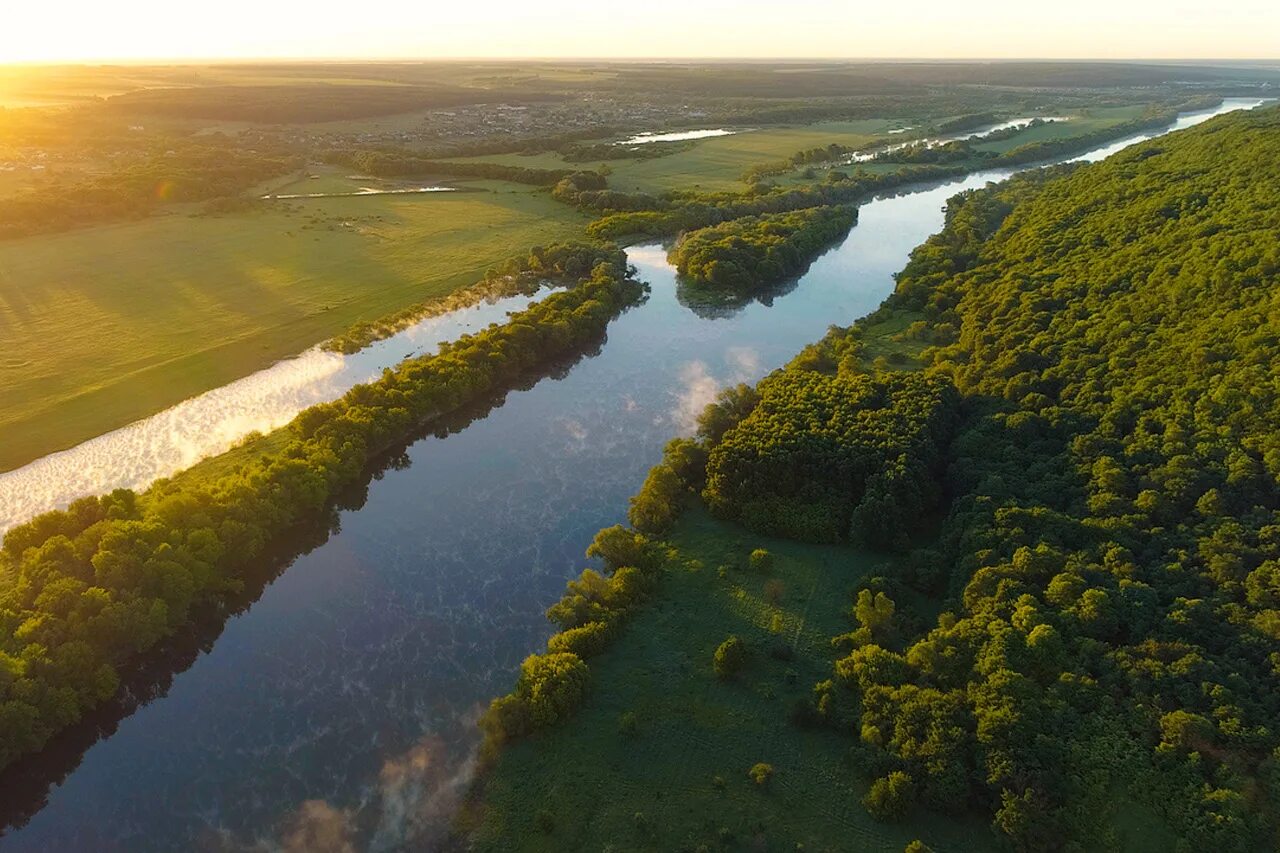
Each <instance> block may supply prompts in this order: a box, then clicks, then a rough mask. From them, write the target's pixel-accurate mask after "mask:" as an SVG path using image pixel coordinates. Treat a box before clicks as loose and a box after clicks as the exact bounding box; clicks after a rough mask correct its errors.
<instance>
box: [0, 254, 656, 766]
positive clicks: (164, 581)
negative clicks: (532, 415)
mask: <svg viewBox="0 0 1280 853" xmlns="http://www.w3.org/2000/svg"><path fill="white" fill-rule="evenodd" d="M587 264H593V266H591V267H590V268H589V269H588V268H584V267H586V265H587ZM520 266H522V267H525V268H530V269H533V268H538V269H551V268H556V269H560V270H567V269H570V268H576V269H579V270H580V276H581V281H580V282H579V283H578V284H577V285H576V286H575V287H573V288H571V289H569V290H566V291H563V292H559V293H554V294H552V295H550V296H548V297H547V298H546V299H544V300H542V301H541V302H538V303H537V304H535V305H533V306H531V307H529V308H528V309H526V310H525V311H523V312H520V313H519V314H515V315H513V316H512V317H511V319H510V320H509V321H508V322H507V323H505V324H503V325H493V326H490V327H489V328H488V329H486V330H484V331H482V332H479V333H476V334H474V335H466V336H463V337H462V338H460V339H459V340H457V341H455V342H452V343H447V344H443V345H441V347H440V350H439V352H438V353H437V354H435V355H430V356H423V357H421V358H416V359H409V360H406V361H404V362H401V363H400V364H399V365H398V366H397V367H396V368H395V369H394V370H388V371H386V372H385V373H384V374H383V376H382V378H380V379H378V380H377V381H375V382H372V383H370V384H367V385H359V386H356V387H355V388H353V389H352V390H351V391H349V392H348V393H347V394H346V395H345V396H343V397H342V398H341V399H339V400H337V401H335V402H332V403H325V404H321V405H317V406H314V407H312V408H310V409H306V410H305V411H303V412H302V413H300V414H299V415H298V416H297V417H296V418H295V419H294V420H293V421H292V422H291V423H290V424H289V425H288V426H287V427H285V428H283V429H282V430H279V431H277V432H276V433H272V434H271V435H269V436H266V437H262V438H258V439H256V440H253V441H252V442H251V443H250V444H249V445H248V446H247V447H245V448H242V450H241V451H238V452H237V454H236V455H235V456H234V457H232V458H231V461H230V462H228V463H227V464H221V465H216V466H213V467H212V468H211V469H210V473H208V474H207V475H203V476H202V475H200V474H195V475H193V474H190V473H188V474H184V475H183V476H181V477H178V478H175V479H174V480H161V481H159V482H157V483H156V484H155V485H154V486H152V487H151V488H150V489H149V490H148V491H147V492H145V493H143V494H135V493H133V492H131V491H128V490H125V489H120V490H117V491H115V492H112V493H111V494H109V495H105V496H102V497H92V498H85V499H82V500H79V501H76V502H75V503H73V504H72V505H71V506H70V507H69V508H68V509H67V510H65V511H56V512H50V513H46V514H44V515H41V516H38V517H37V518H35V519H32V520H31V521H29V522H27V523H26V524H23V525H20V526H18V527H15V528H13V529H11V530H10V531H9V532H8V533H7V534H6V535H5V537H4V542H3V547H2V548H0V577H2V578H3V579H4V584H3V593H2V594H0V625H2V626H3V631H2V632H0V767H3V766H5V765H7V764H9V763H10V762H12V761H13V760H14V759H15V758H17V757H18V756H20V755H23V754H25V753H29V752H33V751H35V750H38V749H40V748H41V747H42V746H43V745H44V744H45V743H46V742H47V741H48V739H49V738H50V737H51V736H52V735H54V734H55V733H57V732H58V731H59V730H60V729H63V728H65V727H66V726H69V725H71V724H72V723H74V722H75V721H76V720H78V719H80V717H81V716H82V715H83V714H84V713H85V712H86V711H88V710H89V709H91V708H93V707H94V706H95V705H97V704H99V703H101V702H103V701H104V700H106V699H108V698H109V697H111V696H112V695H113V694H114V692H115V691H116V688H117V686H118V683H119V678H118V671H117V670H118V668H119V667H120V666H121V665H122V664H125V663H127V662H129V661H131V660H133V659H134V658H136V657H137V656H139V655H141V654H142V653H144V652H146V651H147V650H149V649H151V648H152V647H154V646H156V645H157V644H158V643H159V642H160V641H161V640H162V639H163V638H164V637H166V636H167V635H169V634H171V633H172V632H174V631H175V630H177V629H178V628H180V627H182V626H183V625H184V624H185V623H186V622H187V621H188V620H189V618H190V616H191V613H192V611H193V608H196V607H198V606H201V605H206V604H216V602H217V601H218V600H219V599H220V598H221V597H222V596H224V595H227V594H229V593H232V592H234V591H235V590H236V589H237V588H238V586H239V584H240V581H239V580H238V577H239V575H240V574H241V573H242V572H244V571H246V570H247V569H248V567H249V566H250V564H251V563H252V561H254V560H255V559H257V558H260V557H261V556H262V555H263V554H264V551H265V550H266V548H267V547H268V546H269V545H270V544H271V543H272V542H273V541H275V540H276V539H277V538H278V537H280V536H282V535H283V534H285V533H287V532H288V531H289V530H290V529H291V528H293V527H294V526H295V525H297V524H299V523H301V522H303V521H305V520H307V519H309V518H312V517H314V516H315V515H316V514H318V513H320V512H322V511H323V510H324V508H325V507H326V505H327V503H328V502H329V501H330V500H331V499H332V498H333V497H334V496H335V495H337V494H338V493H339V492H340V491H341V490H342V489H343V488H344V487H345V486H347V485H349V484H351V483H353V482H355V481H356V480H357V479H358V478H359V476H360V475H361V472H362V471H363V470H364V467H365V465H366V464H367V463H368V462H369V460H370V459H371V458H373V457H374V456H375V455H376V454H378V453H379V452H381V451H383V450H385V449H386V448H388V447H389V446H391V445H392V444H394V443H395V442H396V441H398V440H400V439H402V438H403V437H404V436H406V435H408V434H410V433H411V432H412V431H413V430H415V429H417V428H418V427H420V426H421V425H422V424H423V423H425V422H428V421H431V420H432V419H434V418H438V417H440V416H442V415H444V414H447V413H449V412H452V411H454V410H456V409H458V408H459V407H460V406H462V405H464V404H466V403H468V402H470V401H473V400H476V399H478V398H480V397H482V396H483V395H486V394H490V393H493V392H495V391H499V390H501V389H502V388H503V387H504V386H506V385H509V384H510V383H512V382H513V381H515V380H517V379H519V378H520V377H521V375H523V374H524V373H526V372H527V371H529V370H532V369H534V368H536V367H537V366H538V365H540V364H541V363H544V362H546V361H547V360H550V359H554V358H558V357H561V356H564V355H566V354H569V353H570V352H572V351H574V350H576V349H579V348H581V347H583V346H585V345H588V344H589V343H591V342H593V341H598V340H599V339H600V338H601V336H602V335H603V334H604V330H605V327H606V326H607V325H608V323H609V321H610V319H611V318H612V317H614V316H615V315H616V314H617V313H618V312H619V311H621V310H622V309H623V308H625V307H626V306H627V305H630V304H632V303H634V302H635V301H636V300H637V299H639V298H640V297H641V296H642V294H643V286H642V285H640V284H638V283H636V282H634V281H631V280H629V279H628V278H627V275H626V265H625V256H624V255H623V253H622V252H621V251H619V250H617V249H613V248H607V249H602V248H601V247H599V246H597V245H593V244H581V245H573V246H552V247H547V248H545V249H535V250H534V252H533V253H532V255H531V257H530V259H529V260H528V261H527V262H525V263H524V264H521V265H520ZM197 470H198V469H197Z"/></svg>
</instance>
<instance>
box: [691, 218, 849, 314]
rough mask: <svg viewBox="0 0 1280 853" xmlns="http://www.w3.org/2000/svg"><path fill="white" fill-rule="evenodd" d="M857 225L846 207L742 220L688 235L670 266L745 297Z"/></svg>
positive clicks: (790, 273)
mask: <svg viewBox="0 0 1280 853" xmlns="http://www.w3.org/2000/svg"><path fill="white" fill-rule="evenodd" d="M857 221H858V209H857V208H856V207H852V206H849V205H843V206H840V207H811V208H806V209H804V210H797V211H792V212H790V213H771V214H765V215H763V216H746V217H743V218H741V219H734V220H732V221H729V222H724V223H721V224H720V225H713V226H711V227H709V228H701V229H699V230H697V231H691V232H689V233H688V234H686V235H684V236H683V237H682V238H681V239H680V241H679V242H677V243H676V245H675V247H674V248H672V250H671V253H670V260H671V262H672V263H674V264H675V267H676V270H677V271H678V272H679V273H680V274H681V275H682V276H685V277H686V278H688V279H689V280H690V281H692V282H694V283H697V284H702V285H709V286H712V287H717V288H727V289H729V290H731V291H735V292H738V293H747V292H751V291H754V290H758V289H760V288H762V287H765V286H767V285H770V284H775V283H777V282H779V281H782V280H783V279H784V278H787V277H788V276H793V275H797V274H798V273H800V272H801V271H803V270H804V269H805V268H806V267H807V266H808V265H809V263H810V262H811V261H812V260H813V258H814V256H816V255H817V254H818V252H820V251H822V250H823V249H825V248H828V247H829V246H830V245H831V244H832V243H833V242H834V241H836V240H838V239H839V238H841V237H843V236H844V235H845V234H847V233H848V231H849V229H850V228H852V227H853V225H854V223H855V222H857Z"/></svg>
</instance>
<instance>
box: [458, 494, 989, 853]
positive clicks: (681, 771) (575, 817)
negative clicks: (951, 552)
mask: <svg viewBox="0 0 1280 853" xmlns="http://www.w3.org/2000/svg"><path fill="white" fill-rule="evenodd" d="M670 541H671V543H672V544H673V545H674V546H675V547H677V548H678V549H679V552H680V557H681V560H682V561H683V562H684V564H685V567H683V568H673V569H670V570H668V571H667V572H666V573H665V574H664V576H663V580H662V582H661V585H660V587H659V591H658V593H657V595H656V598H655V600H653V601H651V602H649V603H647V604H645V605H643V606H642V607H641V610H640V611H639V613H638V614H637V615H636V616H635V617H633V619H632V620H631V621H629V622H628V623H627V624H626V626H625V627H624V628H623V631H622V635H621V637H620V638H619V639H617V640H616V641H615V642H614V643H613V644H612V645H611V646H610V647H609V648H608V649H606V651H605V652H604V653H603V654H602V655H600V656H598V657H595V658H592V659H591V660H590V662H589V663H590V666H591V674H592V685H591V692H590V694H589V696H588V699H587V702H586V704H585V705H584V706H583V707H582V708H581V709H579V710H578V711H577V712H576V714H575V715H574V716H573V717H572V718H570V719H569V720H568V721H567V722H566V723H564V724H562V725H560V726H558V727H556V728H553V729H551V730H548V731H545V732H543V733H541V734H537V735H534V736H533V737H531V738H530V739H528V740H525V741H521V742H517V743H514V744H511V745H509V746H507V747H506V748H504V750H503V752H502V754H501V757H500V758H499V760H498V764H497V766H496V768H495V770H494V771H493V772H492V774H491V775H490V776H489V777H488V785H487V789H486V794H485V801H486V802H487V803H488V805H489V808H488V810H487V812H485V813H484V814H482V815H480V816H479V820H480V821H481V823H480V830H479V833H478V838H479V840H480V841H481V844H480V849H484V850H490V849H499V848H501V849H504V850H510V849H522V850H548V851H551V850H601V849H609V845H612V847H613V849H618V850H624V849H625V850H681V849H689V850H692V849H695V848H697V847H698V845H700V844H704V843H705V844H707V845H709V847H708V849H712V850H721V849H739V848H742V849H760V850H765V849H768V850H799V849H804V850H808V851H823V850H851V849H857V850H884V851H894V853H898V851H901V850H902V848H903V846H904V845H906V844H907V842H909V841H911V840H912V839H913V838H921V839H922V840H924V841H925V842H926V843H928V844H929V845H930V846H932V847H933V848H934V849H936V850H988V849H994V847H995V843H994V842H995V840H994V838H993V836H992V835H991V833H990V831H989V829H988V828H987V825H986V822H985V821H982V820H973V821H957V820H947V819H944V818H940V817H937V816H935V815H929V814H915V815H912V816H911V818H910V819H909V820H908V821H907V822H905V823H903V824H896V825H894V824H880V823H876V822H874V821H873V820H872V819H871V818H870V817H869V816H868V815H867V813H866V811H865V810H864V809H863V807H862V805H861V804H860V802H859V801H860V799H861V797H862V795H863V793H864V792H865V787H866V786H865V784H864V783H863V782H862V780H861V778H860V776H859V775H858V774H857V772H856V771H855V769H854V768H852V767H850V766H849V765H848V763H847V761H846V759H845V755H846V754H847V753H848V749H849V747H850V746H851V745H852V740H850V739H846V738H843V737H841V736H840V735H838V734H836V733H834V732H831V731H803V730H801V729H798V728H796V727H795V726H792V725H790V724H789V723H788V722H787V712H788V709H789V708H790V706H791V703H792V702H793V701H794V700H795V699H796V698H797V697H800V696H803V695H806V694H807V693H808V691H809V690H810V689H811V688H812V686H813V685H814V683H816V682H818V681H821V680H823V679H826V678H829V677H831V672H832V669H831V668H832V663H833V661H834V651H833V650H832V648H831V646H830V638H831V637H832V636H833V635H835V634H839V633H843V632H845V631H848V630H851V629H852V627H853V623H852V620H851V619H850V618H849V616H848V611H849V608H850V605H851V602H852V593H853V591H854V589H855V588H856V586H857V584H858V581H859V580H860V579H861V578H862V577H864V576H865V575H868V574H874V573H877V572H878V571H880V570H881V569H882V567H884V565H885V564H886V563H887V561H888V558H885V557H881V556H878V555H875V554H871V553H867V552H865V551H859V550H856V549H853V548H849V547H844V546H822V545H805V544H801V543H797V542H791V541H787V540H781V539H768V538H765V537H761V536H758V535H756V534H753V533H749V532H747V531H745V530H744V529H742V528H738V527H736V526H730V525H726V524H723V523H720V522H717V521H715V520H713V519H711V518H710V517H708V516H707V515H706V514H705V512H703V511H702V510H701V509H700V508H694V509H691V510H690V511H689V512H688V513H686V515H685V517H684V518H683V519H682V520H681V521H680V522H679V524H678V526H677V528H676V530H675V534H674V535H673V536H672V537H671V540H670ZM757 547H764V548H767V549H769V550H770V551H771V552H772V553H773V555H774V558H775V565H774V568H773V569H772V571H771V572H770V574H768V575H761V574H757V573H752V572H751V571H750V570H748V569H746V568H745V562H746V557H747V554H748V553H749V552H750V551H751V550H752V549H753V548H757ZM695 560H696V561H700V562H701V564H702V565H701V567H700V568H693V567H690V563H691V561H695ZM722 564H729V565H731V566H733V568H731V569H729V570H728V572H727V577H725V578H721V577H720V576H719V572H718V567H719V566H720V565H722ZM774 581H776V582H778V583H780V584H781V588H782V597H781V600H780V601H779V603H778V604H777V605H776V606H775V605H773V604H771V603H770V602H769V601H768V600H767V598H766V594H765V587H766V584H770V583H771V582H774ZM775 616H776V617H778V619H777V620H775ZM779 620H780V622H779ZM771 628H772V629H778V631H777V633H774V631H773V630H771ZM730 634H736V635H737V636H739V637H741V638H742V640H743V641H744V642H745V643H746V644H747V645H748V647H749V649H750V652H749V660H748V663H747V665H746V667H745V668H744V670H743V672H742V673H741V674H740V675H739V677H738V678H737V679H736V680H735V681H731V682H727V683H726V682H721V681H718V680H717V679H716V677H715V675H714V674H713V672H712V667H711V660H712V655H713V653H714V651H715V649H716V646H717V645H719V644H720V643H721V642H722V641H723V640H724V639H725V638H726V637H727V636H728V635H730ZM780 641H785V642H787V643H790V644H792V645H793V646H794V647H795V650H796V656H795V658H794V660H791V661H780V660H776V659H774V658H773V657H772V656H771V655H770V654H768V652H767V650H768V649H769V648H770V647H771V646H772V645H774V644H776V643H778V642H780ZM628 713H629V714H634V715H635V718H636V721H637V728H636V733H635V734H634V735H631V736H628V735H623V734H621V733H620V732H619V720H620V718H621V716H622V715H623V714H628ZM761 761H763V762H767V763H769V764H772V765H773V766H774V768H775V770H776V775H775V776H774V777H773V779H772V780H771V781H770V782H769V784H768V785H767V786H765V787H759V786H757V785H756V784H754V783H753V782H752V781H751V780H750V779H749V778H748V777H747V770H748V769H749V768H750V767H751V766H752V765H754V764H755V763H756V762H761ZM542 812H546V813H549V814H550V815H552V816H554V818H553V821H552V824H553V825H552V828H551V831H550V832H547V831H545V829H543V828H540V827H539V824H538V815H539V813H542ZM516 839H519V843H518V845H517V847H515V848H513V847H511V844H513V843H515V842H516ZM835 839H839V841H835ZM801 845H803V847H801Z"/></svg>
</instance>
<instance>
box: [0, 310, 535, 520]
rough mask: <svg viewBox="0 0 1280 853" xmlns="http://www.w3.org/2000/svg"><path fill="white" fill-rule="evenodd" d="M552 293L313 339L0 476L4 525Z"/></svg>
mask: <svg viewBox="0 0 1280 853" xmlns="http://www.w3.org/2000/svg"><path fill="white" fill-rule="evenodd" d="M549 291H550V288H549V287H547V288H542V289H541V290H539V291H537V292H536V293H535V294H533V295H517V296H509V297H503V298H499V299H493V300H488V301H484V302H480V303H478V304H476V305H473V306H470V307H467V308H461V309H458V310H457V311H452V312H449V313H448V314H441V315H439V316H436V317H429V318H426V319H424V320H421V321H419V322H417V323H415V324H414V325H412V326H410V327H409V328H407V329H405V330H403V331H401V332H399V333H397V334H396V335H393V336H392V337H390V338H387V339H385V340H382V341H378V342H377V343H374V344H372V345H370V346H368V347H366V348H365V349H363V350H361V351H360V352H357V353H354V354H352V355H342V354H340V353H336V352H328V351H326V350H323V349H321V348H320V347H312V348H311V349H309V350H307V351H306V352H304V353H302V354H301V355H299V356H295V357H294V358H289V359H285V360H284V361H280V362H277V363H276V364H274V365H272V366H271V367H268V368H266V369H265V370H260V371H258V372H257V373H254V374H251V375H249V376H246V377H244V378H243V379H239V380H237V381H235V382H232V383H230V384H227V385H224V386H222V387H220V388H215V389H213V390H212V391H208V392H206V393H204V394H201V395H199V396H197V397H192V398H191V399H189V400H184V401H183V402H181V403H179V404H177V405H176V406H173V407H171V408H168V409H165V410H164V411H162V412H159V413H158V414H155V415H152V416H151V417H148V418H144V419H143V420H140V421H136V422H134V423H132V424H130V425H128V426H126V427H122V428H120V429H117V430H114V431H112V432H109V433H105V434H103V435H100V436H98V437H97V438H93V439H90V440H89V441H86V442H84V443H83V444H79V445H77V446H75V447H73V448H71V449H69V450H64V451H61V452H59V453H52V454H50V455H48V456H45V457H43V458H41V459H37V460H36V461H34V462H32V463H30V464H28V465H25V466H23V467H22V468H17V469H15V470H13V471H8V472H5V473H3V474H0V533H3V532H4V531H5V530H8V529H9V528H10V527H12V526H14V525H15V524H20V523H21V522H23V521H26V520H27V519H29V518H31V517H32V516H35V515H37V514H39V513H41V512H47V511H48V510H51V509H58V508H61V507H65V506H66V505H67V504H68V503H70V502H71V501H73V500H75V499H76V498H80V497H84V496H85V495H96V494H105V493H106V492H109V491H111V490H112V489H118V488H126V489H140V488H143V487H145V486H147V485H148V484H150V483H152V482H154V481H155V480H156V479H158V478H160V477H167V476H169V475H170V474H173V473H174V472H175V471H181V470H183V469H184V468H189V467H190V466H192V465H194V464H195V463H196V462H198V461H200V460H201V459H205V458H207V457H209V456H215V455H217V454H219V453H223V452H225V451H227V450H229V449H230V448H231V447H233V446H235V444H236V443H237V442H239V441H240V440H241V439H243V438H244V437H245V436H247V435H249V434H250V433H253V432H268V431H270V430H273V429H275V428H277V427H280V426H283V425H284V424H287V423H288V422H289V421H291V420H293V418H294V416H295V415H297V414H298V412H300V411H302V410H303V409H305V408H307V407H308V406H314V405H315V404H316V403H323V402H327V401H329V400H335V399H337V398H338V397H340V396H342V395H343V394H345V393H346V392H347V391H349V390H350V389H351V388H353V387H355V386H356V385H358V384H360V383H363V382H369V381H371V380H373V379H376V378H377V377H378V376H379V375H380V374H381V373H382V371H383V369H384V368H387V367H392V366H394V365H396V364H398V363H399V362H401V361H403V360H404V359H405V358H408V357H410V356H413V355H419V354H422V353H425V352H431V351H434V349H435V348H436V347H437V346H439V345H440V344H441V343H442V342H445V341H451V340H456V339H457V338H458V337H460V336H461V335H463V334H464V333H467V332H476V331H479V330H480V329H483V328H484V327H486V326H488V325H489V324H490V323H495V322H500V321H502V320H504V319H506V316H507V314H508V313H510V312H512V311H520V310H523V309H524V308H526V307H528V305H529V304H530V303H531V302H535V301H537V300H538V299H541V298H542V297H543V296H545V295H546V294H547V293H548V292H549Z"/></svg>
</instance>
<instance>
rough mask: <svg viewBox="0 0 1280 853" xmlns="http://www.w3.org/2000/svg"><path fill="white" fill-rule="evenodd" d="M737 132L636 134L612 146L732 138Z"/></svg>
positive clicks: (678, 131)
mask: <svg viewBox="0 0 1280 853" xmlns="http://www.w3.org/2000/svg"><path fill="white" fill-rule="evenodd" d="M738 132H739V131H736V130H729V129H728V128H724V127H717V128H709V129H707V130H677V131H673V132H671V133H637V134H636V135H635V136H629V137H627V138H626V139H620V140H618V141H617V142H615V143H613V144H614V145H645V144H647V143H650V142H683V141H684V140H686V139H709V138H711V137H713V136H732V135H733V134H735V133H738Z"/></svg>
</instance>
